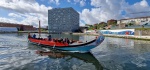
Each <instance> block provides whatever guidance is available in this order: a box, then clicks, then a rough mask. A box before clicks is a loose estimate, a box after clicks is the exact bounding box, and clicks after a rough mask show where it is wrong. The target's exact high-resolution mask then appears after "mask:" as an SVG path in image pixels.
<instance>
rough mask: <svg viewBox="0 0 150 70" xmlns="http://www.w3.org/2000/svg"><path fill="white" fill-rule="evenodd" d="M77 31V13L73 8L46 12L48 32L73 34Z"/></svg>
mask: <svg viewBox="0 0 150 70" xmlns="http://www.w3.org/2000/svg"><path fill="white" fill-rule="evenodd" d="M78 29H79V13H78V12H77V11H75V10H74V9H73V8H71V7H70V8H54V9H51V10H48V30H49V32H74V31H76V30H78Z"/></svg>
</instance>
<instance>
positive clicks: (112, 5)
mask: <svg viewBox="0 0 150 70" xmlns="http://www.w3.org/2000/svg"><path fill="white" fill-rule="evenodd" d="M65 7H72V8H74V9H75V10H76V11H77V12H78V13H79V14H80V21H79V23H80V26H84V25H85V24H95V23H100V22H107V20H110V19H115V20H120V19H126V18H136V17H146V16H150V0H0V22H8V23H17V24H25V25H33V26H34V27H38V21H39V20H40V21H41V26H42V27H46V26H47V25H48V10H51V9H53V8H65Z"/></svg>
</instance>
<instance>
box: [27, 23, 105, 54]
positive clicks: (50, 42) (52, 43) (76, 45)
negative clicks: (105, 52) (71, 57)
mask: <svg viewBox="0 0 150 70" xmlns="http://www.w3.org/2000/svg"><path fill="white" fill-rule="evenodd" d="M39 25H40V22H39ZM39 28H40V26H39ZM98 33H99V36H97V37H95V39H93V40H92V41H89V42H85V43H81V42H79V41H74V40H69V39H66V40H62V39H53V38H50V39H49V38H34V37H31V36H30V35H28V40H29V42H31V43H34V44H38V45H42V46H44V47H48V48H54V49H57V50H63V51H69V52H83V53H84V52H89V51H90V50H91V49H92V48H95V47H97V46H98V45H100V44H101V43H102V42H103V40H104V38H105V37H104V36H103V35H102V33H100V32H98ZM39 37H40V31H39ZM68 41H69V42H68Z"/></svg>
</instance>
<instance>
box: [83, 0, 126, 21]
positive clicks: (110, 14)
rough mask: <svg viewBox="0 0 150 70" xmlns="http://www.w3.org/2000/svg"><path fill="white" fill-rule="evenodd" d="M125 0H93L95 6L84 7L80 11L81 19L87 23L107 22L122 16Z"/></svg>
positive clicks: (92, 3)
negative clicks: (90, 7)
mask: <svg viewBox="0 0 150 70" xmlns="http://www.w3.org/2000/svg"><path fill="white" fill-rule="evenodd" d="M123 2H124V0H119V1H118V0H117V1H116V0H91V5H92V6H94V8H92V9H91V10H90V9H83V10H82V12H81V13H80V15H81V16H80V17H81V20H83V21H85V23H87V24H95V23H99V22H104V21H105V22H106V21H107V20H109V19H113V18H114V19H118V18H120V17H121V15H120V14H121V8H122V6H121V5H122V3H123Z"/></svg>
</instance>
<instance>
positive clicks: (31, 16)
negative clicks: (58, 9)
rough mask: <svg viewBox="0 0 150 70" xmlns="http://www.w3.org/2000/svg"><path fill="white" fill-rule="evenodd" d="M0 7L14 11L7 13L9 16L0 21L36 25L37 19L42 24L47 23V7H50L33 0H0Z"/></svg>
mask: <svg viewBox="0 0 150 70" xmlns="http://www.w3.org/2000/svg"><path fill="white" fill-rule="evenodd" d="M0 8H3V9H5V10H8V11H9V10H11V11H15V13H9V14H8V16H10V18H4V17H3V18H1V20H0V21H4V22H11V23H18V24H30V25H34V26H36V27H37V25H38V20H39V19H40V20H41V24H43V25H42V26H46V25H48V20H47V18H48V9H52V7H50V6H49V7H46V6H45V5H39V4H38V3H37V2H36V1H35V0H0ZM21 18H22V19H21ZM18 19H19V20H18Z"/></svg>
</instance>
